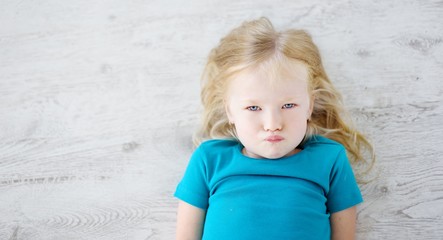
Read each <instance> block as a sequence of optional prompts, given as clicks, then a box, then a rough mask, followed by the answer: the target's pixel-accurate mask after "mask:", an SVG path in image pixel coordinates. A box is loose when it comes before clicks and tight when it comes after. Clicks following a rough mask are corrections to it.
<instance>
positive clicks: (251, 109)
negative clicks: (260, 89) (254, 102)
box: [246, 106, 261, 112]
mask: <svg viewBox="0 0 443 240" xmlns="http://www.w3.org/2000/svg"><path fill="white" fill-rule="evenodd" d="M246 109H248V110H249V111H253V112H255V111H258V110H261V108H260V107H258V106H249V107H247V108H246Z"/></svg>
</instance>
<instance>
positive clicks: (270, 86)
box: [226, 63, 312, 159]
mask: <svg viewBox="0 0 443 240" xmlns="http://www.w3.org/2000/svg"><path fill="white" fill-rule="evenodd" d="M291 65H292V68H291V71H284V72H283V73H281V74H279V75H278V77H277V78H276V79H274V80H273V81H276V82H272V83H271V81H269V79H267V78H268V77H267V76H269V74H266V73H263V72H262V71H260V70H257V69H249V70H246V71H243V72H241V73H239V74H238V75H236V76H235V77H234V78H233V79H232V80H231V82H230V83H229V86H228V92H227V96H226V100H227V105H226V112H227V115H228V118H229V121H230V122H231V123H233V124H234V125H235V129H236V132H237V137H238V138H239V140H240V142H241V143H242V144H243V145H244V147H245V148H244V149H243V154H245V155H246V156H249V157H253V158H270V159H275V158H280V157H284V156H290V155H292V154H295V153H297V151H299V150H298V149H296V147H297V146H298V145H299V144H300V143H301V141H302V140H303V138H304V136H305V133H306V128H307V120H308V119H309V117H310V115H311V112H312V103H311V101H312V99H311V97H310V95H309V93H308V85H307V84H308V83H307V82H308V73H307V69H306V67H305V66H304V65H302V64H299V63H294V64H291Z"/></svg>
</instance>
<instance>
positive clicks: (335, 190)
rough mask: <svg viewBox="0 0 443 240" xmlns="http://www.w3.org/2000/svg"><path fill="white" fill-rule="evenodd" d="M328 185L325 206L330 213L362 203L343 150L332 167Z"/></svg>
mask: <svg viewBox="0 0 443 240" xmlns="http://www.w3.org/2000/svg"><path fill="white" fill-rule="evenodd" d="M329 185H330V186H329V192H328V194H327V203H326V205H327V208H328V210H329V212H330V213H334V212H339V211H342V210H345V209H347V208H350V207H353V206H355V205H357V204H359V203H361V202H363V198H362V195H361V192H360V189H359V188H358V185H357V181H356V180H355V177H354V173H353V171H352V167H351V164H350V163H349V160H348V158H347V156H346V152H345V150H344V149H343V150H342V151H341V152H340V153H339V154H338V156H337V160H336V162H335V164H334V165H333V167H332V171H331V175H330V180H329Z"/></svg>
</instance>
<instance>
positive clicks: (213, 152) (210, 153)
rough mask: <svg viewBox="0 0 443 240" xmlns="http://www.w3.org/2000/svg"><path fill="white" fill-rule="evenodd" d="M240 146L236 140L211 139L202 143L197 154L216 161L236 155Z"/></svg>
mask: <svg viewBox="0 0 443 240" xmlns="http://www.w3.org/2000/svg"><path fill="white" fill-rule="evenodd" d="M239 146H240V143H239V142H238V141H236V140H235V139H211V140H206V141H204V142H202V143H201V144H200V145H199V146H198V147H197V149H196V150H195V152H196V153H198V154H200V155H202V156H204V158H205V159H214V158H219V156H226V155H235V154H236V152H237V151H236V150H237V149H238V148H239Z"/></svg>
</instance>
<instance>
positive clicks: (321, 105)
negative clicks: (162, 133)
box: [194, 17, 375, 169]
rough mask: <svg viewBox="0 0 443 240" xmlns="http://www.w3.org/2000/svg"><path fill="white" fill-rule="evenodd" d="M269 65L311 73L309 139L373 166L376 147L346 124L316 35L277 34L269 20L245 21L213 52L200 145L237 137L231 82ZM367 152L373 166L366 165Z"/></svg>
mask: <svg viewBox="0 0 443 240" xmlns="http://www.w3.org/2000/svg"><path fill="white" fill-rule="evenodd" d="M269 61H273V62H275V61H276V62H279V61H283V62H285V61H297V62H301V63H303V64H304V65H305V66H306V68H307V69H308V74H309V77H308V78H309V80H308V81H309V83H308V85H309V90H310V91H311V94H312V96H313V97H314V107H313V112H312V115H311V118H310V120H309V121H308V127H307V131H306V137H305V139H307V138H309V137H310V136H312V135H314V134H319V135H322V136H325V137H327V138H329V139H332V140H335V141H337V142H339V143H341V144H343V146H344V147H345V148H346V150H347V152H348V157H349V159H350V162H351V163H352V164H354V165H355V164H360V163H365V162H366V163H370V167H372V163H373V160H374V159H375V156H374V152H373V148H372V145H371V144H370V143H369V141H368V140H367V139H366V137H365V136H363V135H362V134H361V133H360V132H359V131H357V130H356V129H354V128H353V127H351V126H350V124H349V123H347V122H346V121H344V119H343V116H345V115H346V112H345V111H344V108H343V104H342V97H341V95H340V93H339V92H338V91H337V90H336V89H335V87H334V86H333V85H332V83H331V81H330V80H329V78H328V76H327V75H326V72H325V70H324V67H323V65H322V62H321V57H320V53H319V50H318V48H317V46H316V45H315V44H314V43H313V41H312V38H311V36H310V35H309V34H308V33H307V32H305V31H303V30H295V29H289V30H286V31H282V32H277V31H276V30H275V29H274V27H273V26H272V23H271V22H270V21H269V20H268V19H267V18H264V17H262V18H260V19H258V20H254V21H249V22H244V23H243V24H242V25H241V26H240V27H238V28H235V29H233V30H232V31H231V32H230V33H229V34H228V35H227V36H226V37H224V38H222V39H221V41H220V43H219V45H218V46H217V47H215V48H214V49H212V51H211V52H210V54H209V57H208V61H207V64H206V67H205V69H204V72H203V76H202V90H201V101H202V104H203V116H202V125H201V129H200V131H199V132H197V133H196V135H195V136H194V143H195V144H196V145H199V144H200V142H201V141H203V140H204V139H211V138H236V133H235V129H234V127H233V126H232V125H231V124H229V121H228V118H227V115H226V112H225V103H224V97H225V92H226V88H227V84H228V80H229V79H230V78H231V77H232V76H234V75H235V74H237V73H239V72H240V71H242V70H245V69H247V68H251V67H257V66H260V65H262V64H265V63H266V62H269ZM367 153H368V154H369V155H370V156H369V160H370V161H365V157H364V155H366V154H367ZM370 167H369V168H370ZM369 168H368V169H369Z"/></svg>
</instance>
